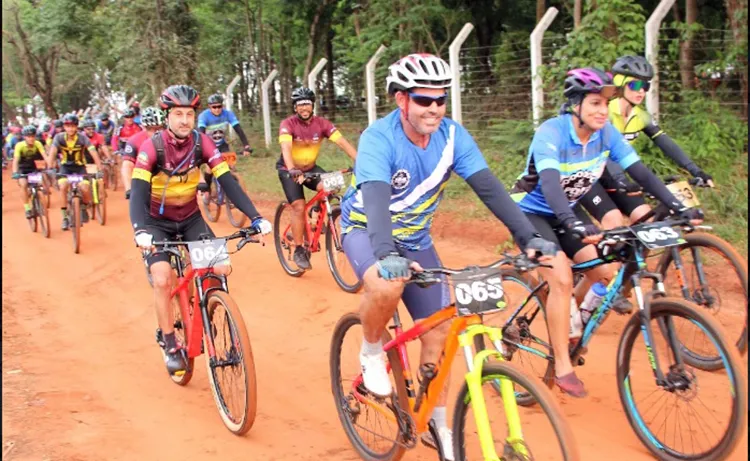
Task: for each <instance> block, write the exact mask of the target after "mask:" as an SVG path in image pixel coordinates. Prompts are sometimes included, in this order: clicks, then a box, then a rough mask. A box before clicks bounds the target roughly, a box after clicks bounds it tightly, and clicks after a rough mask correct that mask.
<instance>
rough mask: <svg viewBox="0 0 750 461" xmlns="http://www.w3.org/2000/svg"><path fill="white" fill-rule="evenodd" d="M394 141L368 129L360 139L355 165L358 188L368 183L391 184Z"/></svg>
mask: <svg viewBox="0 0 750 461" xmlns="http://www.w3.org/2000/svg"><path fill="white" fill-rule="evenodd" d="M393 151H394V147H393V146H392V141H391V140H389V139H388V138H387V137H386V136H384V135H383V134H382V133H380V132H377V131H375V130H372V129H370V128H368V129H366V130H365V132H364V133H362V136H361V137H360V138H359V144H358V148H357V161H356V162H355V164H354V174H355V177H356V178H357V184H356V186H357V187H359V186H360V185H362V184H364V183H366V182H368V181H380V182H384V183H386V184H390V183H391V175H392V173H391V159H392V158H393Z"/></svg>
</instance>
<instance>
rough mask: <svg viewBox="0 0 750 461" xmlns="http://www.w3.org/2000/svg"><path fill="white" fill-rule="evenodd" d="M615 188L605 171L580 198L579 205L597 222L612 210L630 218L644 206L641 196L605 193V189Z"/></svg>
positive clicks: (624, 193) (620, 192)
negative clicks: (637, 209)
mask: <svg viewBox="0 0 750 461" xmlns="http://www.w3.org/2000/svg"><path fill="white" fill-rule="evenodd" d="M628 182H630V181H628ZM616 188H617V186H616V185H615V183H614V179H612V176H611V175H610V174H609V172H608V171H607V170H606V169H605V170H604V173H603V174H602V177H601V178H600V179H599V181H598V182H597V183H596V184H594V186H593V187H592V188H591V190H589V191H588V192H587V193H586V195H584V196H583V197H581V200H580V201H579V203H580V204H581V205H583V207H584V208H586V211H588V212H589V213H591V216H593V217H594V219H596V220H597V221H599V222H601V221H602V218H604V215H606V214H607V213H609V212H610V211H612V210H617V209H619V210H620V211H622V212H623V214H624V215H625V216H630V214H631V213H632V212H633V211H635V209H636V208H638V207H639V206H641V205H645V204H646V201H645V200H644V199H643V195H628V194H627V192H623V191H613V192H607V189H616Z"/></svg>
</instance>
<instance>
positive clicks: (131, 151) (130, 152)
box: [125, 144, 133, 154]
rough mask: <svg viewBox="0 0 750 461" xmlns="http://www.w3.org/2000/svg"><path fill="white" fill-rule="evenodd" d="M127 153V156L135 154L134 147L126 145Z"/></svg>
mask: <svg viewBox="0 0 750 461" xmlns="http://www.w3.org/2000/svg"><path fill="white" fill-rule="evenodd" d="M125 153H126V154H132V153H133V146H131V145H130V144H126V145H125Z"/></svg>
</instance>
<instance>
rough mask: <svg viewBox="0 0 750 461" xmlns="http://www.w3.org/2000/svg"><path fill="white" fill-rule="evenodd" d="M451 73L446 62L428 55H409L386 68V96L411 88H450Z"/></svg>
mask: <svg viewBox="0 0 750 461" xmlns="http://www.w3.org/2000/svg"><path fill="white" fill-rule="evenodd" d="M452 81H453V73H452V72H451V67H450V66H449V65H448V63H447V62H445V61H443V60H442V59H440V58H439V57H437V56H435V55H433V54H428V53H422V54H418V53H415V54H410V55H408V56H405V57H403V58H401V59H399V60H398V61H396V62H395V63H393V64H391V66H390V67H389V68H388V77H387V78H386V79H385V83H386V88H387V89H388V94H390V95H393V94H394V93H396V92H397V91H406V90H411V89H412V88H450V86H451V82H452Z"/></svg>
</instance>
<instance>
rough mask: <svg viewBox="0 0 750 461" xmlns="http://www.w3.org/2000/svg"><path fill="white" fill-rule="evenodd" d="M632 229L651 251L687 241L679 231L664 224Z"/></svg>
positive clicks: (640, 226)
mask: <svg viewBox="0 0 750 461" xmlns="http://www.w3.org/2000/svg"><path fill="white" fill-rule="evenodd" d="M630 229H631V230H632V231H633V233H634V234H635V236H636V237H638V240H640V241H641V242H643V244H644V245H646V248H648V249H649V250H653V249H655V248H666V247H671V246H675V245H682V244H683V243H685V239H684V238H682V234H681V232H680V230H679V229H675V228H673V227H670V226H666V225H664V224H663V223H653V224H641V225H638V226H633V227H631V228H630Z"/></svg>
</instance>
